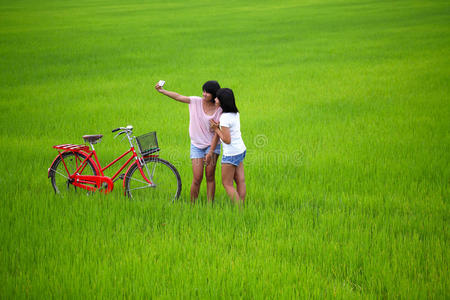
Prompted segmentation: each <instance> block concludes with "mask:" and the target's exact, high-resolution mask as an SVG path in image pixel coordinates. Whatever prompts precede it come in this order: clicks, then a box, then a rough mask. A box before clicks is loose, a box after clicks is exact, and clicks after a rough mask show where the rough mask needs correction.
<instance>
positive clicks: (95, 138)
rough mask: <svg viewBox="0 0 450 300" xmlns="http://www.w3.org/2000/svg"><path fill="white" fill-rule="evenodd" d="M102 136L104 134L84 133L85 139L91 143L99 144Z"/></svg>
mask: <svg viewBox="0 0 450 300" xmlns="http://www.w3.org/2000/svg"><path fill="white" fill-rule="evenodd" d="M102 137H103V134H94V135H83V139H84V141H85V142H88V143H90V144H97V143H98V142H99V141H100V139H101V138H102Z"/></svg>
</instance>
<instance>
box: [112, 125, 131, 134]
mask: <svg viewBox="0 0 450 300" xmlns="http://www.w3.org/2000/svg"><path fill="white" fill-rule="evenodd" d="M119 130H126V131H130V132H131V131H133V126H132V125H128V126H127V127H119V128H116V129H113V130H112V132H113V133H114V132H116V131H119Z"/></svg>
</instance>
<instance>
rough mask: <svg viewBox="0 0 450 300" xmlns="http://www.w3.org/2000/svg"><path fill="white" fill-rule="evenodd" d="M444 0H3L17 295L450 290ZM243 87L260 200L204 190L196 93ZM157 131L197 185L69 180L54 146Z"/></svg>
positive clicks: (6, 248)
mask: <svg viewBox="0 0 450 300" xmlns="http://www.w3.org/2000/svg"><path fill="white" fill-rule="evenodd" d="M449 20H450V6H449V5H448V3H447V2H446V1H340V0H317V1H313V0H311V1H301V2H300V1H281V2H280V1H231V2H230V1H222V2H221V1H216V2H209V1H200V0H195V1H188V2H186V1H170V2H168V3H165V2H153V3H152V2H147V1H138V0H134V1H127V2H121V1H100V0H98V1H50V0H46V1H13V2H11V1H0V106H1V109H0V114H1V115H0V116H1V123H0V125H1V126H0V141H1V146H2V147H1V150H0V160H1V164H0V171H1V173H0V189H1V191H2V193H1V195H2V196H1V199H0V200H1V204H0V282H1V283H2V284H1V285H0V297H1V298H25V297H33V298H48V297H54V298H60V297H69V298H72V297H77V298H78V297H79V298H88V297H89V298H92V297H100V298H118V297H130V298H131V297H132V298H135V297H139V298H144V297H145V298H149V297H152V298H153V297H155V298H170V299H172V298H174V297H175V298H188V297H189V298H190V297H200V298H211V297H212V298H230V297H231V298H280V297H281V298H294V297H301V298H306V297H314V298H334V297H336V298H360V297H364V298H448V297H449V294H450V289H449V286H450V284H449V279H448V278H449V265H448V262H449V259H450V253H449V250H448V245H449V232H450V231H449V217H450V209H449V198H450V193H449V191H450V188H449V187H450V186H449V185H450V184H449V183H450V165H449V162H450V155H449V153H450V147H449V146H450V134H449V129H450V118H449V115H450V104H449V97H448V94H449V92H450V90H449V75H450V63H449V59H448V58H449V57H450V38H449V36H450V35H449V34H450V30H449V28H450V27H449V25H450V21H449ZM159 79H164V80H166V82H167V89H171V90H175V91H178V92H181V93H183V94H185V95H200V94H201V86H202V84H203V83H204V82H205V81H206V80H210V79H216V80H218V81H219V82H220V83H221V85H222V86H224V87H230V88H232V89H233V90H234V91H235V95H236V98H237V106H238V108H239V110H240V112H241V129H242V134H243V139H244V142H245V143H246V146H247V148H248V151H247V158H246V161H245V172H246V181H247V192H248V197H247V204H246V207H245V209H239V208H236V207H234V206H233V205H232V204H231V203H230V202H229V200H228V199H227V198H226V193H225V191H224V189H223V187H222V186H221V183H220V167H218V169H217V178H216V179H217V180H216V181H217V192H216V202H215V204H214V205H213V206H211V205H208V204H206V201H205V195H206V190H205V186H204V185H203V186H202V189H201V194H202V195H203V197H202V199H200V201H199V203H198V205H195V206H191V205H190V204H189V187H190V182H191V179H192V177H191V167H190V160H189V136H188V118H189V115H188V109H187V106H185V105H183V104H180V103H176V102H174V101H172V100H170V99H168V98H166V97H164V96H161V95H159V94H158V93H157V92H156V91H155V90H154V88H153V86H154V84H155V83H156V82H157V81H158V80H159ZM127 124H132V125H133V126H134V127H135V133H136V134H143V133H146V132H148V131H153V130H156V131H157V132H158V136H159V141H160V145H161V148H162V151H161V157H162V158H165V159H167V160H169V161H171V162H172V163H174V165H175V166H176V167H177V168H178V170H179V172H180V174H181V177H182V181H183V191H182V196H181V200H180V202H178V203H176V204H174V205H169V204H168V203H164V202H163V201H162V200H161V199H152V198H151V197H149V198H148V199H140V200H137V201H136V200H135V201H130V200H128V199H126V198H124V197H123V196H122V187H121V184H117V185H116V186H115V189H114V191H113V192H112V193H111V194H108V195H101V194H96V195H91V196H86V195H81V194H80V195H72V196H71V197H68V198H61V197H58V196H55V195H53V191H52V188H51V185H50V182H49V181H48V179H47V168H48V167H49V166H50V164H51V161H52V159H53V158H54V156H55V155H56V151H55V150H54V149H52V145H55V144H60V143H81V142H82V139H81V136H82V135H84V134H97V133H102V134H104V139H103V141H102V143H100V144H99V145H98V146H97V147H96V150H97V151H98V153H99V156H100V158H101V162H102V163H103V164H104V163H106V162H109V161H111V160H112V159H113V158H114V157H115V156H117V155H118V154H119V153H121V152H122V151H124V150H125V149H126V147H127V145H126V143H125V142H123V141H120V140H114V139H113V134H112V133H110V130H111V129H113V128H116V127H118V126H125V125H127Z"/></svg>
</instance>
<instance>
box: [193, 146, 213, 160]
mask: <svg viewBox="0 0 450 300" xmlns="http://www.w3.org/2000/svg"><path fill="white" fill-rule="evenodd" d="M209 149H211V146H208V147H206V148H203V149H200V148H198V147H195V146H194V145H192V144H191V159H193V158H204V157H205V156H206V154H208V152H209ZM214 153H216V154H217V155H220V144H217V147H216V150H214Z"/></svg>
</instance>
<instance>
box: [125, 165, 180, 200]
mask: <svg viewBox="0 0 450 300" xmlns="http://www.w3.org/2000/svg"><path fill="white" fill-rule="evenodd" d="M142 171H143V172H144V174H145V176H146V177H147V179H149V180H150V181H151V182H152V183H151V184H149V183H148V182H147V181H146V180H145V179H144V178H143V177H142V174H141V172H140V170H139V167H138V165H137V163H136V162H135V163H134V164H133V165H132V166H131V167H130V170H129V171H128V172H127V174H126V175H125V179H124V180H125V193H126V195H127V196H128V197H130V198H134V199H135V198H136V199H137V198H143V199H144V198H148V197H152V199H158V200H170V201H172V202H174V201H175V200H177V199H178V198H179V197H180V193H181V178H180V174H179V173H178V171H177V169H176V168H175V167H174V166H173V165H172V164H171V163H169V162H168V161H166V160H163V159H160V158H156V157H155V158H146V159H145V166H142Z"/></svg>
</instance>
